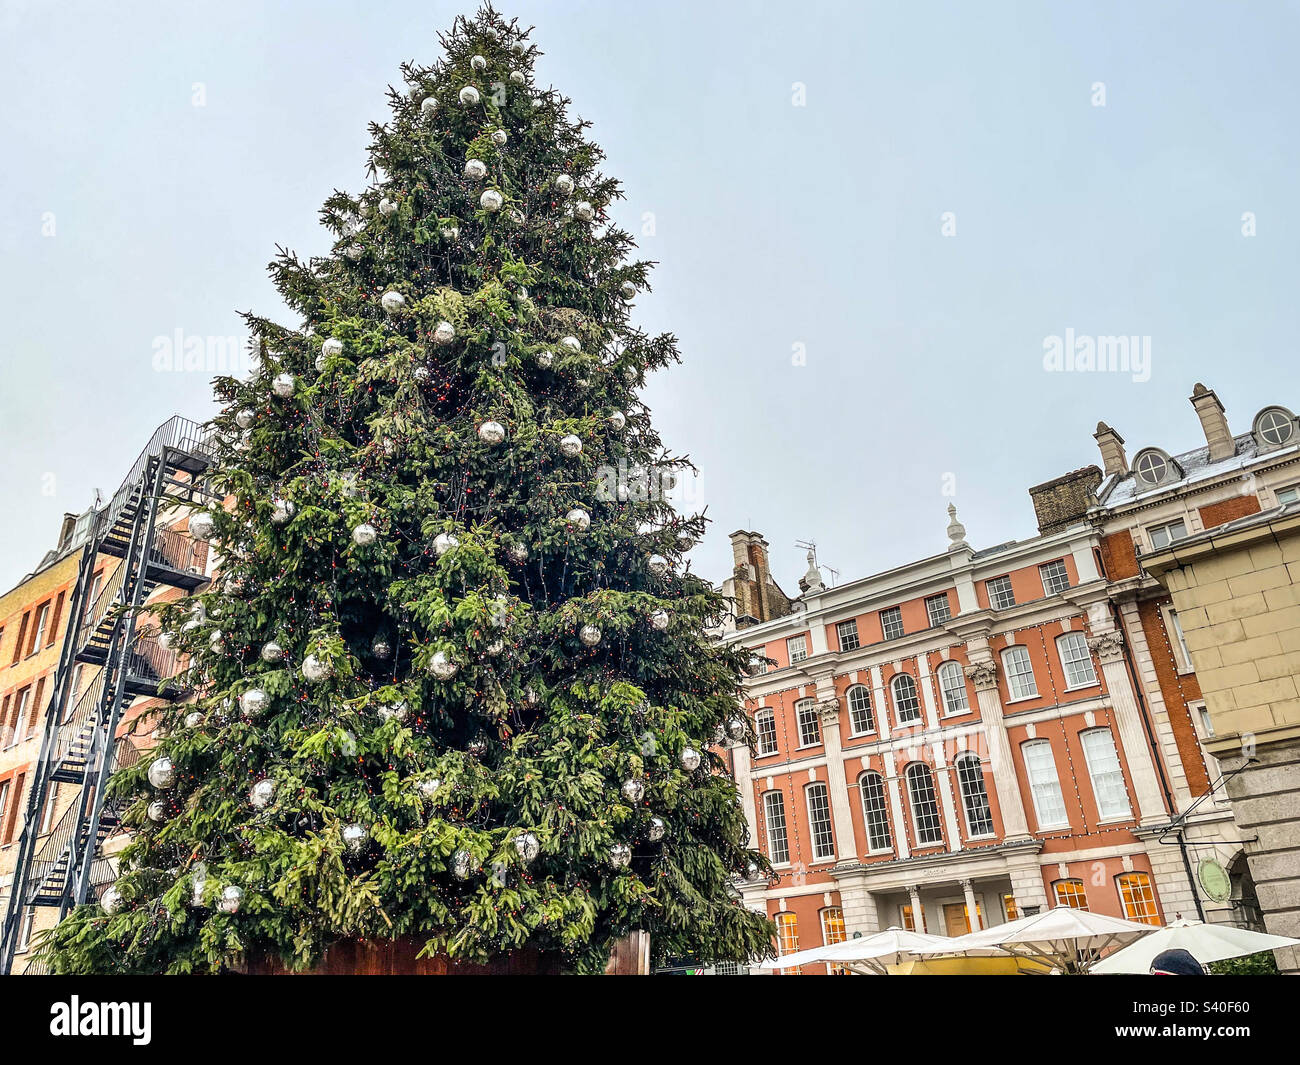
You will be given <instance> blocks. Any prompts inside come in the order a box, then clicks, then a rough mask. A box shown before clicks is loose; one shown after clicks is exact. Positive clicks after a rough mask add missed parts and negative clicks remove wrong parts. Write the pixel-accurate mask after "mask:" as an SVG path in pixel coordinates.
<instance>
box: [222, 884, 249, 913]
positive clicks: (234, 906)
mask: <svg viewBox="0 0 1300 1065" xmlns="http://www.w3.org/2000/svg"><path fill="white" fill-rule="evenodd" d="M243 901H244V889H243V888H241V887H239V885H237V884H231V885H230V886H229V887H228V888H226V889H225V890H223V891H222V892H221V900H220V901H219V902H218V903H217V909H218V910H220V911H221V912H222V913H238V912H239V907H240V904H241V903H242V902H243Z"/></svg>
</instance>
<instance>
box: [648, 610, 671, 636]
mask: <svg viewBox="0 0 1300 1065" xmlns="http://www.w3.org/2000/svg"><path fill="white" fill-rule="evenodd" d="M650 625H651V626H652V627H653V628H654V629H655V630H656V631H658V632H663V631H664V630H665V629H666V628H668V611H666V610H656V611H655V612H654V613H653V614H651V615H650Z"/></svg>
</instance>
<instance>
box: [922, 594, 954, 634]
mask: <svg viewBox="0 0 1300 1065" xmlns="http://www.w3.org/2000/svg"><path fill="white" fill-rule="evenodd" d="M925 616H926V617H927V618H929V620H930V628H932V629H933V628H937V627H938V626H940V625H942V624H943V623H944V622H945V621H947V620H948V619H949V618H951V617H952V609H951V608H950V607H949V606H948V593H947V592H944V593H943V594H942V595H931V596H928V597H927V598H926V600H925Z"/></svg>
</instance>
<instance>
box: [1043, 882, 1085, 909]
mask: <svg viewBox="0 0 1300 1065" xmlns="http://www.w3.org/2000/svg"><path fill="white" fill-rule="evenodd" d="M1052 895H1053V896H1054V897H1055V899H1056V905H1057V906H1068V907H1069V908H1070V909H1072V910H1086V909H1087V908H1088V892H1087V891H1086V890H1085V889H1084V886H1083V881H1082V880H1054V881H1052Z"/></svg>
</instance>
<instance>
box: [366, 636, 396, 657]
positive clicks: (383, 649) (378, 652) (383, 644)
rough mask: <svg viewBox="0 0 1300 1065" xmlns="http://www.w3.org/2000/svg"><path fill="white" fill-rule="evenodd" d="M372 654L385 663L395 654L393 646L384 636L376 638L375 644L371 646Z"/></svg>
mask: <svg viewBox="0 0 1300 1065" xmlns="http://www.w3.org/2000/svg"><path fill="white" fill-rule="evenodd" d="M370 653H371V654H372V655H374V656H375V657H376V658H378V659H380V660H381V661H383V660H384V659H386V658H388V656H389V655H391V654H392V653H393V645H392V644H391V643H389V642H388V641H387V640H385V639H384V638H383V637H382V636H376V637H375V640H374V643H372V644H371V645H370Z"/></svg>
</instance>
